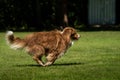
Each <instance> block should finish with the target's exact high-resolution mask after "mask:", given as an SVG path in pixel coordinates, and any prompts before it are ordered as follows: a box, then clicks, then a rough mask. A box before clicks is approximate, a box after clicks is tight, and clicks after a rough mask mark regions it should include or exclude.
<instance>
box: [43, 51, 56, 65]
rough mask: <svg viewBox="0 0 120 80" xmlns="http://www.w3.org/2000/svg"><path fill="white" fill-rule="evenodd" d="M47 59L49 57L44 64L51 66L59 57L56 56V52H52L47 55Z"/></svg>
mask: <svg viewBox="0 0 120 80" xmlns="http://www.w3.org/2000/svg"><path fill="white" fill-rule="evenodd" d="M46 59H47V62H46V63H45V64H44V66H49V65H51V64H53V63H54V62H55V60H56V59H57V58H56V55H55V54H54V53H50V54H49V55H48V56H47V57H46Z"/></svg>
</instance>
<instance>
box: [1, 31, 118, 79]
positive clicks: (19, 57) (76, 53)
mask: <svg viewBox="0 0 120 80" xmlns="http://www.w3.org/2000/svg"><path fill="white" fill-rule="evenodd" d="M79 33H80V34H81V36H82V37H81V39H79V41H76V42H75V43H74V45H73V46H72V47H71V48H70V49H69V50H68V52H67V53H66V54H65V55H64V56H62V57H61V58H60V59H58V60H57V61H56V62H55V63H54V64H53V65H52V66H48V67H41V66H38V65H37V64H36V62H34V61H33V60H32V58H31V56H29V55H28V54H27V53H25V52H24V51H22V50H21V51H20V50H12V49H10V48H9V47H8V46H7V45H6V43H5V39H4V36H5V33H0V80H120V32H119V31H118V32H113V31H99V32H79ZM15 34H16V36H20V37H23V36H25V35H26V34H28V33H27V32H16V33H15Z"/></svg>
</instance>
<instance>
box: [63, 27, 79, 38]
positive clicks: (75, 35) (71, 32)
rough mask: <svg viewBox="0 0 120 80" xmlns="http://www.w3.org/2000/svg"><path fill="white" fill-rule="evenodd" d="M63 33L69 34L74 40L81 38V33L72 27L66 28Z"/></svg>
mask: <svg viewBox="0 0 120 80" xmlns="http://www.w3.org/2000/svg"><path fill="white" fill-rule="evenodd" d="M62 33H63V34H65V35H69V36H70V38H71V39H72V40H78V39H79V38H80V35H79V34H78V33H77V31H76V30H75V29H74V28H72V27H66V28H64V29H63V31H62Z"/></svg>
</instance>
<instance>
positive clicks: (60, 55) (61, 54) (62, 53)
mask: <svg viewBox="0 0 120 80" xmlns="http://www.w3.org/2000/svg"><path fill="white" fill-rule="evenodd" d="M72 45H73V42H72V41H71V42H70V43H69V44H68V46H67V48H66V50H64V51H62V52H61V53H60V54H59V55H58V57H57V58H60V57H62V56H63V55H64V54H65V53H66V52H67V50H68V48H70V47H71V46H72Z"/></svg>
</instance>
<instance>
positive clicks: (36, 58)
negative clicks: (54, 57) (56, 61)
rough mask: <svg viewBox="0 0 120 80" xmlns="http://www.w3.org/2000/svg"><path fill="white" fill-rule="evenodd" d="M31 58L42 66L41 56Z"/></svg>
mask: <svg viewBox="0 0 120 80" xmlns="http://www.w3.org/2000/svg"><path fill="white" fill-rule="evenodd" d="M33 60H35V61H36V62H37V63H38V64H39V65H41V66H44V64H43V62H42V60H41V57H38V56H33Z"/></svg>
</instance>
